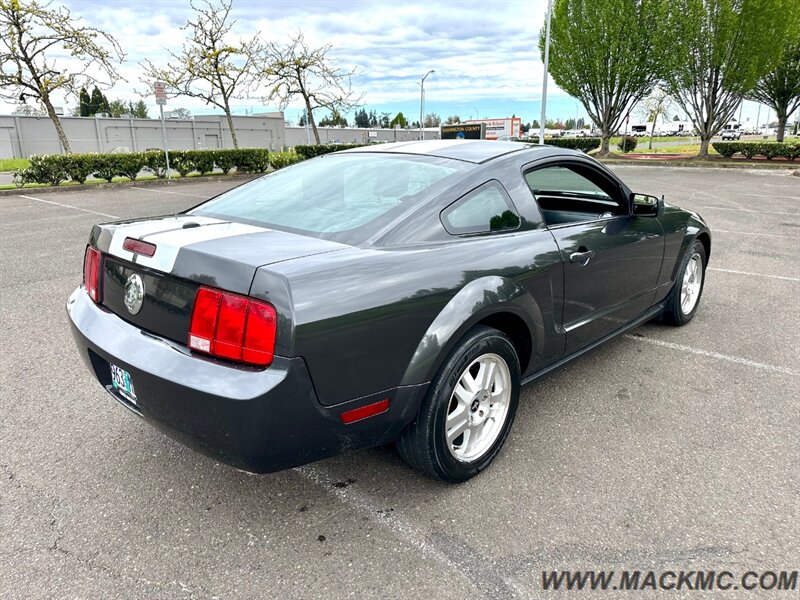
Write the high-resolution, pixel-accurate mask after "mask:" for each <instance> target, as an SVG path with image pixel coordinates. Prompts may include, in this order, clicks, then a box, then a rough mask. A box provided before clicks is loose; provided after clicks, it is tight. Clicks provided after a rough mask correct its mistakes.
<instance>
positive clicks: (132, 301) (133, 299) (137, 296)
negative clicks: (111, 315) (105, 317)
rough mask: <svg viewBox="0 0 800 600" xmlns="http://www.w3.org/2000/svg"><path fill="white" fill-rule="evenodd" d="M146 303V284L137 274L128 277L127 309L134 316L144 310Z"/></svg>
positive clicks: (126, 288) (126, 286)
mask: <svg viewBox="0 0 800 600" xmlns="http://www.w3.org/2000/svg"><path fill="white" fill-rule="evenodd" d="M143 301H144V282H143V281H142V278H141V277H139V276H138V275H137V274H136V273H134V274H133V275H131V276H130V277H128V281H127V282H126V283H125V308H127V309H128V312H129V313H131V314H132V315H135V314H136V313H138V312H139V311H140V310H142V302H143Z"/></svg>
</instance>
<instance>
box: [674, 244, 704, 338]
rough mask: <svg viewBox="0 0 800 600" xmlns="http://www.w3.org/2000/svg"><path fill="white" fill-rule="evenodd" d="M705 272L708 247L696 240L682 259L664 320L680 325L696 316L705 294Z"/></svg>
mask: <svg viewBox="0 0 800 600" xmlns="http://www.w3.org/2000/svg"><path fill="white" fill-rule="evenodd" d="M705 272H706V249H705V247H704V246H703V244H702V243H700V242H699V241H697V240H695V241H694V242H693V243H692V245H691V246H690V247H689V250H688V251H687V252H686V254H685V255H684V257H683V260H682V261H681V267H680V269H679V270H678V276H677V277H676V279H675V285H674V286H673V288H672V291H671V292H670V294H669V298H668V300H667V306H666V308H665V309H664V320H665V321H666V322H667V323H670V324H672V325H676V326H680V325H685V324H686V323H688V322H689V321H691V320H692V319H693V318H694V315H695V313H696V312H697V307H698V306H699V304H700V297H701V296H702V295H703V284H704V283H705Z"/></svg>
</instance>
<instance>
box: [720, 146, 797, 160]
mask: <svg viewBox="0 0 800 600" xmlns="http://www.w3.org/2000/svg"><path fill="white" fill-rule="evenodd" d="M711 146H712V147H713V148H714V150H716V151H717V152H718V153H719V154H721V155H722V156H724V157H725V158H730V157H732V156H733V155H734V154H741V155H742V156H744V157H746V158H755V157H756V156H763V157H764V158H766V159H767V160H772V159H773V158H785V159H787V160H795V159H796V158H798V157H800V143H797V142H780V143H779V142H714V143H713V144H711Z"/></svg>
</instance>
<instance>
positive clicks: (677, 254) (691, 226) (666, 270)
mask: <svg viewBox="0 0 800 600" xmlns="http://www.w3.org/2000/svg"><path fill="white" fill-rule="evenodd" d="M659 220H660V222H661V226H662V227H663V228H664V235H665V237H666V244H665V249H664V262H663V266H662V268H661V276H660V277H659V282H658V283H659V286H666V285H667V284H671V283H673V282H674V281H675V278H676V276H677V271H678V269H679V268H680V265H681V258H683V256H684V254H686V251H687V250H688V249H689V247H690V246H691V245H692V243H693V242H694V241H695V240H696V239H697V237H698V236H700V235H706V236H708V240H709V247H708V250H709V252H708V253H707V254H708V256H707V257H706V259H708V258H709V257H710V255H711V253H710V250H711V246H710V241H711V232H710V231H709V229H708V225H706V223H705V221H704V220H703V218H702V217H701V216H700V215H698V214H697V213H694V212H691V211H688V210H684V209H678V208H676V207H670V209H669V210H668V211H667V212H666V214H665V215H664V217H663V218H661V219H659Z"/></svg>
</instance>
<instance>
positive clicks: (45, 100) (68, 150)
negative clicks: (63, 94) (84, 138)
mask: <svg viewBox="0 0 800 600" xmlns="http://www.w3.org/2000/svg"><path fill="white" fill-rule="evenodd" d="M42 104H44V107H45V108H46V109H47V116H49V117H50V120H51V121H52V122H53V125H55V127H56V133H57V134H58V139H59V140H61V146H62V147H63V148H64V154H72V147H71V146H70V145H69V140H68V139H67V134H66V133H64V128H63V127H62V126H61V119H59V118H58V115H57V114H56V109H55V108H53V103H52V102H50V96H46V95H43V96H42Z"/></svg>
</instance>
